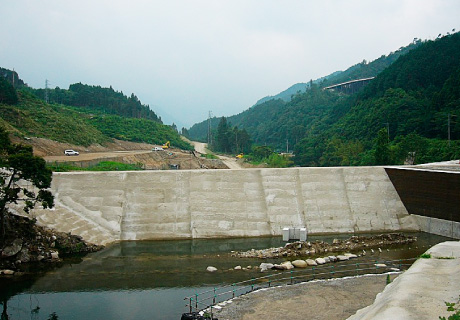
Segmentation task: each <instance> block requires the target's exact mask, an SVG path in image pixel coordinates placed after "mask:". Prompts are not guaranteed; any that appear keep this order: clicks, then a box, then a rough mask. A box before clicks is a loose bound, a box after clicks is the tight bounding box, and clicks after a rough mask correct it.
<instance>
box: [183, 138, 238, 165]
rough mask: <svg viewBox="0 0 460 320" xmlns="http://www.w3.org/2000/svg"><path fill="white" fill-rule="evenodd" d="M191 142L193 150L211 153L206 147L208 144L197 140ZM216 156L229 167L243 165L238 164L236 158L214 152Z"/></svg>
mask: <svg viewBox="0 0 460 320" xmlns="http://www.w3.org/2000/svg"><path fill="white" fill-rule="evenodd" d="M190 143H191V144H193V146H194V147H195V151H197V152H199V153H202V154H206V153H210V154H212V152H211V151H209V150H208V149H207V147H208V144H207V143H203V142H197V141H190ZM216 156H217V157H219V159H220V160H222V162H223V163H224V164H225V165H226V166H227V167H228V168H229V169H243V167H242V166H241V165H240V164H239V162H238V161H237V159H236V158H230V157H226V156H221V155H218V154H216Z"/></svg>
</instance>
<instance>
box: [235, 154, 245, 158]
mask: <svg viewBox="0 0 460 320" xmlns="http://www.w3.org/2000/svg"><path fill="white" fill-rule="evenodd" d="M243 156H244V155H243V154H242V153H240V154H239V155H237V156H236V158H237V159H241V158H243Z"/></svg>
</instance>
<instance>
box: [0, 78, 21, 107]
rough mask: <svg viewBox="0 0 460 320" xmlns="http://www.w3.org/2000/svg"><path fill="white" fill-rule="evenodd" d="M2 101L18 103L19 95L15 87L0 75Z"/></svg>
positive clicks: (0, 98)
mask: <svg viewBox="0 0 460 320" xmlns="http://www.w3.org/2000/svg"><path fill="white" fill-rule="evenodd" d="M0 103H4V104H16V103H18V95H17V94H16V90H15V89H14V87H13V86H12V85H11V84H10V83H9V82H8V81H6V79H5V78H3V77H1V76H0Z"/></svg>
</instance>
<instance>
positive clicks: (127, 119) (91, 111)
mask: <svg viewBox="0 0 460 320" xmlns="http://www.w3.org/2000/svg"><path fill="white" fill-rule="evenodd" d="M2 70H6V69H2ZM15 77H16V81H17V79H19V78H18V77H17V74H16V75H15ZM10 78H11V77H10ZM10 78H8V77H2V78H0V115H1V116H0V125H1V126H3V127H5V128H6V129H7V130H8V131H9V132H11V133H14V134H16V135H18V136H22V137H28V136H29V137H30V136H35V137H41V138H47V139H51V140H55V141H58V142H66V143H71V144H75V145H81V146H89V145H91V144H94V143H98V144H104V143H106V142H108V141H110V140H111V139H113V138H116V139H120V140H127V141H133V142H146V143H152V144H163V143H165V142H166V141H170V143H171V145H172V146H175V147H178V148H182V149H187V150H190V149H192V146H191V145H190V144H188V143H187V142H184V141H183V140H182V139H181V138H180V136H179V134H178V132H177V131H176V130H175V129H174V128H172V127H171V126H167V125H164V124H162V123H161V119H159V118H158V117H157V116H156V114H155V113H154V112H153V111H151V110H150V109H149V108H148V106H144V105H142V104H141V102H140V101H139V100H138V99H137V97H135V96H134V95H131V97H130V98H127V97H126V96H124V95H123V94H122V93H118V92H115V91H114V90H113V89H112V88H101V87H95V86H86V85H82V84H76V85H71V86H70V88H69V90H61V89H59V88H56V89H53V90H50V91H49V92H48V94H49V96H48V98H52V99H58V100H59V101H61V102H66V103H68V104H69V105H66V104H63V103H59V104H57V103H47V102H45V101H44V100H43V99H40V98H38V97H37V96H36V95H35V93H36V94H40V95H41V94H42V93H44V91H40V90H36V89H32V88H29V87H27V86H26V85H25V84H24V83H23V82H22V83H23V84H22V85H18V86H17V89H15V87H14V86H13V83H12V82H11V79H10ZM17 83H18V82H16V84H17ZM42 90H43V89H42ZM12 95H14V96H15V97H16V100H14V99H13V100H11V99H9V100H7V99H6V98H5V99H3V98H2V97H10V96H12ZM85 99H86V100H85ZM70 104H73V105H70ZM147 109H148V110H147Z"/></svg>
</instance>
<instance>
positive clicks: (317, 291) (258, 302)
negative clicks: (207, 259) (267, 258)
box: [215, 274, 398, 320]
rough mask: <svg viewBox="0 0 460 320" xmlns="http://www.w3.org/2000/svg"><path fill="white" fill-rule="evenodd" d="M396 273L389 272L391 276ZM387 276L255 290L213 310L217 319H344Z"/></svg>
mask: <svg viewBox="0 0 460 320" xmlns="http://www.w3.org/2000/svg"><path fill="white" fill-rule="evenodd" d="M397 276H398V274H392V275H391V279H394V278H396V277H397ZM386 279H387V275H368V276H361V277H352V278H344V279H332V280H320V281H312V282H308V283H302V284H296V285H292V286H283V287H278V288H270V289H265V290H260V291H256V292H253V293H250V294H247V295H244V296H241V297H238V298H236V299H234V300H233V303H230V304H227V305H226V306H224V307H223V308H222V309H221V310H220V311H217V312H215V316H217V318H218V319H219V320H239V319H241V320H256V319H257V320H259V319H265V320H269V319H285V318H288V319H289V320H296V319H299V320H300V319H302V320H310V319H311V320H314V319H318V320H323V319H346V318H348V317H350V316H351V315H353V314H355V313H356V311H358V310H359V309H361V308H364V307H366V306H368V305H371V304H372V303H373V302H374V300H375V297H376V295H377V294H378V293H380V292H382V291H383V290H384V288H385V286H386Z"/></svg>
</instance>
